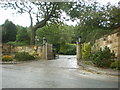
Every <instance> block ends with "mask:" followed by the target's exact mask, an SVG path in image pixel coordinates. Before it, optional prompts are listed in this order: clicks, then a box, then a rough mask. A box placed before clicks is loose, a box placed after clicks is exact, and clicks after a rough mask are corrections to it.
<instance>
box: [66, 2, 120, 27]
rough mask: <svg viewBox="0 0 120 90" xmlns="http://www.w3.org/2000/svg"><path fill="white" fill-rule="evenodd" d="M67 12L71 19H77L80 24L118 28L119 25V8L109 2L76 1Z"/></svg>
mask: <svg viewBox="0 0 120 90" xmlns="http://www.w3.org/2000/svg"><path fill="white" fill-rule="evenodd" d="M72 6H74V7H73V8H72V9H70V10H69V11H68V10H66V12H67V14H68V15H70V16H71V18H72V19H76V18H77V19H79V20H80V24H81V25H87V26H89V27H97V28H114V29H115V28H118V27H120V17H119V16H120V8H119V7H117V6H113V5H111V4H110V3H108V4H107V5H100V4H99V3H98V2H94V3H85V2H77V3H74V5H72Z"/></svg>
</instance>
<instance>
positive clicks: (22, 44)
mask: <svg viewBox="0 0 120 90" xmlns="http://www.w3.org/2000/svg"><path fill="white" fill-rule="evenodd" d="M7 44H10V45H13V46H27V45H29V44H28V42H16V41H10V42H8V43H7Z"/></svg>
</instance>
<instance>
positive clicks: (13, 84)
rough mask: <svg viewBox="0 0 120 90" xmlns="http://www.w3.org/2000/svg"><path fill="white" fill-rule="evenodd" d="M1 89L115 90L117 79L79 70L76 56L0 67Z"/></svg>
mask: <svg viewBox="0 0 120 90" xmlns="http://www.w3.org/2000/svg"><path fill="white" fill-rule="evenodd" d="M2 87H3V88H118V78H117V77H114V76H106V75H99V74H93V73H91V72H86V71H84V70H82V69H79V68H78V66H77V64H76V58H75V56H60V58H59V59H57V60H48V61H46V60H38V61H31V62H26V63H21V64H14V65H2Z"/></svg>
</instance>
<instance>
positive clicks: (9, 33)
mask: <svg viewBox="0 0 120 90" xmlns="http://www.w3.org/2000/svg"><path fill="white" fill-rule="evenodd" d="M16 34H17V28H16V26H15V25H14V24H13V23H12V22H11V21H8V20H6V21H5V23H4V24H3V25H2V42H3V43H6V42H8V41H15V40H16Z"/></svg>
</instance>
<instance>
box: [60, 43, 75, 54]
mask: <svg viewBox="0 0 120 90" xmlns="http://www.w3.org/2000/svg"><path fill="white" fill-rule="evenodd" d="M60 54H64V55H75V54H76V44H64V45H61V46H60Z"/></svg>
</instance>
